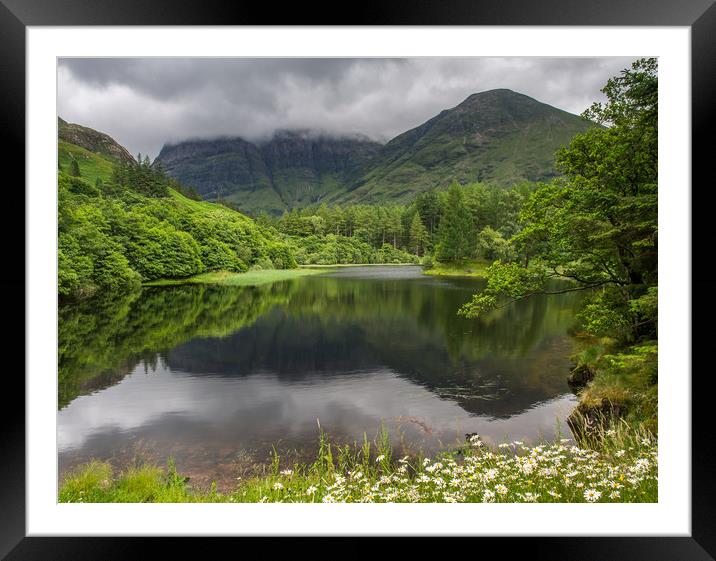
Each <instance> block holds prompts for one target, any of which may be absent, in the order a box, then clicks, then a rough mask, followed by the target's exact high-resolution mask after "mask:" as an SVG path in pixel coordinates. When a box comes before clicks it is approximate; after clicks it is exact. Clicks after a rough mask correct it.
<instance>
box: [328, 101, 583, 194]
mask: <svg viewBox="0 0 716 561" xmlns="http://www.w3.org/2000/svg"><path fill="white" fill-rule="evenodd" d="M590 126H594V125H593V123H590V122H589V121H587V120H586V119H583V118H582V117H579V116H577V115H573V114H571V113H567V112H566V111H562V110H560V109H557V108H555V107H552V106H550V105H547V104H545V103H540V102H539V101H537V100H535V99H532V98H531V97H528V96H526V95H523V94H520V93H516V92H513V91H511V90H507V89H499V90H490V91H486V92H482V93H477V94H473V95H471V96H469V97H468V98H467V99H465V101H463V102H462V103H461V104H460V105H458V106H456V107H454V108H452V109H446V110H444V111H442V112H440V114H438V115H436V116H435V117H433V118H432V119H430V120H429V121H426V122H425V123H423V124H422V125H420V126H419V127H416V128H414V129H411V130H409V131H407V132H404V133H403V134H401V135H399V136H397V137H395V138H394V139H393V140H391V141H390V142H388V143H387V144H386V145H385V146H384V147H383V149H382V150H381V152H380V154H379V155H378V157H377V158H376V159H375V160H373V162H372V163H371V169H370V170H368V171H367V172H366V173H365V175H364V176H363V177H362V178H361V180H360V181H358V182H357V183H355V184H353V185H351V186H349V187H348V192H347V193H344V194H341V196H340V197H337V198H336V199H337V200H340V201H341V202H349V201H350V202H362V203H371V202H380V201H383V200H386V199H392V200H397V201H403V202H404V201H408V200H410V199H411V198H413V197H414V196H415V195H416V194H418V193H420V192H422V191H426V190H429V189H432V188H436V187H437V188H439V187H445V186H447V185H449V184H450V183H451V182H453V181H457V182H460V183H465V182H473V181H484V182H493V183H498V184H502V185H509V184H512V183H515V182H518V181H522V180H528V181H545V180H549V179H550V178H552V177H555V176H556V175H557V172H556V171H555V168H554V153H555V151H556V150H557V149H558V148H559V147H561V146H564V145H566V144H567V143H568V142H569V141H570V139H571V138H572V137H573V136H574V135H575V134H577V133H580V132H584V131H585V130H586V129H587V128H589V127H590Z"/></svg>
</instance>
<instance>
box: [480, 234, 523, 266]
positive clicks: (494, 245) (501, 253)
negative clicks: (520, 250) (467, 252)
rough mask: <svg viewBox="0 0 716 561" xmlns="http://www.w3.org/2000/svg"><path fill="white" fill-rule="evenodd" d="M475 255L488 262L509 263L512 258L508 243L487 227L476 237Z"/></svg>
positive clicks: (500, 235)
mask: <svg viewBox="0 0 716 561" xmlns="http://www.w3.org/2000/svg"><path fill="white" fill-rule="evenodd" d="M477 254H478V256H480V257H482V258H483V259H487V260H489V261H495V260H498V259H499V260H500V261H509V260H510V259H511V258H512V257H513V256H514V255H513V254H514V252H513V250H512V248H511V247H510V243H509V241H508V240H506V239H505V238H503V237H502V234H500V233H499V232H498V231H497V230H493V229H492V228H490V227H489V226H485V227H484V228H483V229H482V231H481V232H480V234H479V235H478V236H477Z"/></svg>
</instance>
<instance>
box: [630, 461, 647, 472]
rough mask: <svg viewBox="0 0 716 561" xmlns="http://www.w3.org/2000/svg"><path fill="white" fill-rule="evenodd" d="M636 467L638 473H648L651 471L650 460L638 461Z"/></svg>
mask: <svg viewBox="0 0 716 561" xmlns="http://www.w3.org/2000/svg"><path fill="white" fill-rule="evenodd" d="M634 467H635V468H636V471H646V470H648V469H649V460H647V459H646V458H640V459H638V460H637V461H636V464H635V465H634Z"/></svg>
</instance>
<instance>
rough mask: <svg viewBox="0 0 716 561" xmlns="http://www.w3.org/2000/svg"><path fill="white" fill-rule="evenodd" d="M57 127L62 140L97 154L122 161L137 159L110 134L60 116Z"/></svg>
mask: <svg viewBox="0 0 716 561" xmlns="http://www.w3.org/2000/svg"><path fill="white" fill-rule="evenodd" d="M57 129H58V130H57V133H58V138H59V139H60V140H61V141H64V142H68V143H70V144H74V145H76V146H80V147H81V148H84V149H85V150H89V151H90V152H94V153H95V154H100V155H102V156H109V157H110V158H113V159H116V160H119V161H121V162H125V163H130V162H134V161H135V160H134V158H133V157H132V155H131V154H130V153H129V152H128V151H127V149H126V148H124V146H122V145H121V144H119V143H118V142H117V141H116V140H114V139H113V138H112V137H111V136H109V135H108V134H104V133H103V132H99V131H96V130H94V129H91V128H89V127H83V126H82V125H77V124H74V123H68V122H67V121H65V120H64V119H62V118H60V117H58V118H57Z"/></svg>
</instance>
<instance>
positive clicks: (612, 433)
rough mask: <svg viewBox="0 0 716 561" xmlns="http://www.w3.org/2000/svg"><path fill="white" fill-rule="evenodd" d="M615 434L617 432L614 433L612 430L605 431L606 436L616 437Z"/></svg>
mask: <svg viewBox="0 0 716 561" xmlns="http://www.w3.org/2000/svg"><path fill="white" fill-rule="evenodd" d="M616 434H617V431H615V430H614V429H609V430H608V431H607V436H616Z"/></svg>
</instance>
